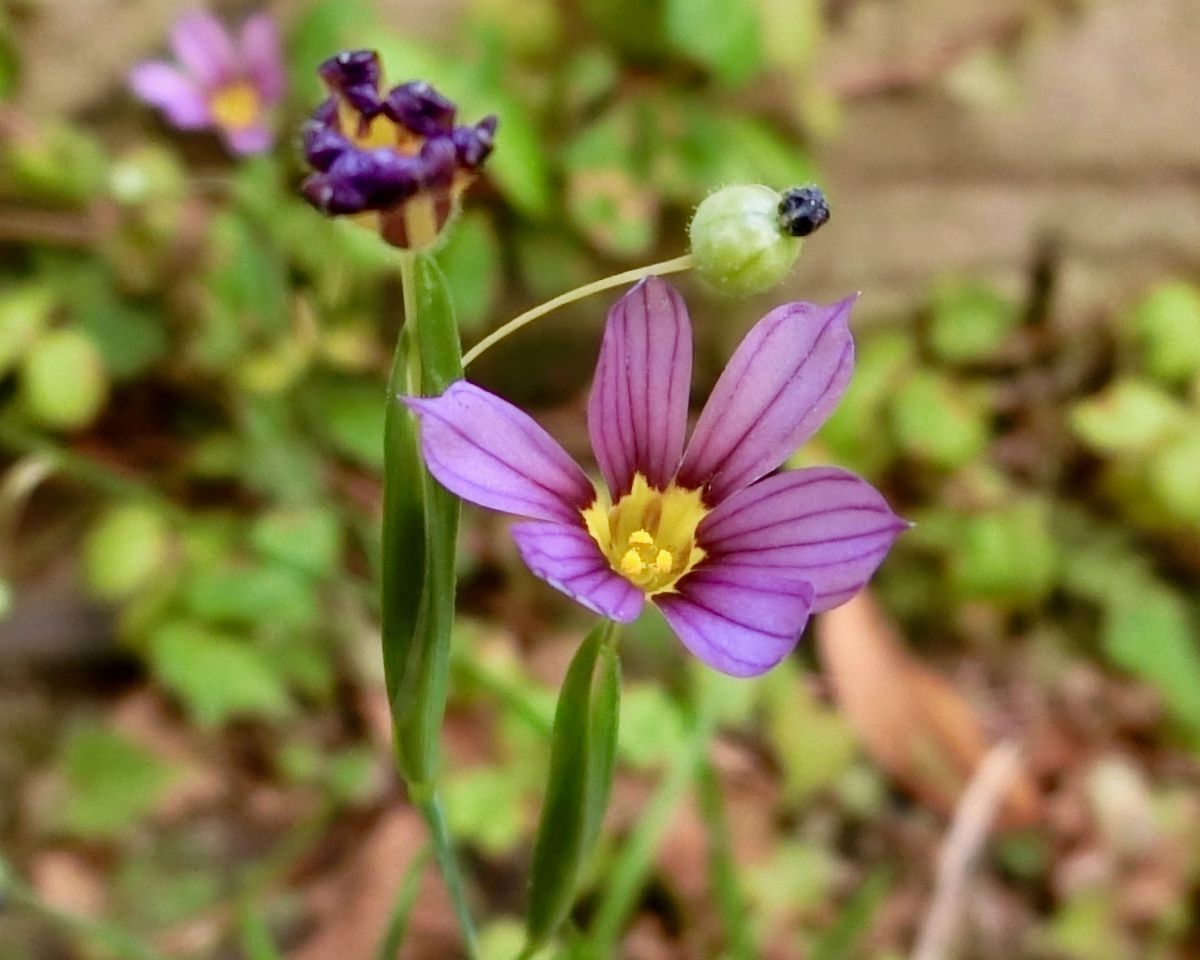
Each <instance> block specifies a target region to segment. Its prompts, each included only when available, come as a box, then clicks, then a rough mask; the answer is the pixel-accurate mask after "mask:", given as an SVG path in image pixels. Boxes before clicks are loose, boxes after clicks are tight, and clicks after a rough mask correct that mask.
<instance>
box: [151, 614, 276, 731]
mask: <svg viewBox="0 0 1200 960" xmlns="http://www.w3.org/2000/svg"><path fill="white" fill-rule="evenodd" d="M149 652H150V663H151V665H152V667H153V669H154V673H155V676H157V677H158V680H159V682H161V683H162V684H163V685H164V686H165V687H166V688H167V689H168V690H170V691H171V692H172V693H174V694H175V695H176V696H177V697H179V699H180V700H182V701H183V704H184V706H185V707H187V710H188V712H189V713H191V714H192V716H193V717H194V718H195V720H196V722H197V723H198V724H200V726H202V727H215V726H218V725H220V724H222V723H224V722H225V721H227V720H232V719H234V718H240V717H253V718H262V719H267V720H278V719H280V718H282V717H283V716H285V715H286V714H287V713H288V712H289V710H290V709H291V702H290V700H289V698H288V695H287V691H286V690H285V689H284V686H283V683H282V681H281V680H280V678H279V676H278V675H277V674H276V673H275V671H274V670H272V669H271V665H270V662H269V661H268V660H267V658H266V657H264V656H263V654H262V653H261V652H260V651H258V650H257V649H255V648H254V647H252V646H250V645H249V644H247V643H245V642H243V641H240V640H236V639H234V638H232V637H230V636H228V635H226V634H222V633H219V632H217V631H215V630H212V629H210V628H208V627H204V626H202V625H200V624H196V623H190V622H186V621H183V622H176V623H171V624H167V625H166V626H164V627H162V628H161V629H159V631H158V632H157V633H156V634H155V636H154V637H153V638H152V640H151V643H150V651H149Z"/></svg>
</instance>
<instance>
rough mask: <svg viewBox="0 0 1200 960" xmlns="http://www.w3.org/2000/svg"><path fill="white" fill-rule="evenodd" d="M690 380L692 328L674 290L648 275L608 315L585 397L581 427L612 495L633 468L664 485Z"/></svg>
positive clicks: (679, 438)
mask: <svg viewBox="0 0 1200 960" xmlns="http://www.w3.org/2000/svg"><path fill="white" fill-rule="evenodd" d="M691 378H692V328H691V324H690V323H689V321H688V315H687V307H686V306H685V305H684V303H683V298H682V297H680V296H679V294H678V292H676V290H675V288H674V287H672V286H671V285H670V284H669V283H667V282H666V281H665V280H659V279H658V278H657V277H651V278H648V279H646V280H643V281H642V282H641V283H639V284H638V285H637V286H636V287H634V288H633V289H632V290H630V291H629V292H628V293H627V294H625V296H623V297H621V299H620V300H618V301H617V302H616V303H615V304H614V305H613V308H612V309H611V310H610V311H609V313H608V323H607V325H606V326H605V328H604V341H603V343H602V344H601V346H600V360H599V362H598V363H597V365H596V378H595V380H594V382H593V383H592V393H591V396H590V397H589V399H588V433H589V434H590V435H591V439H592V449H593V450H594V451H595V453H596V460H597V461H598V462H599V464H600V470H601V472H602V473H603V474H604V479H605V480H606V481H607V482H608V486H609V489H610V490H611V491H612V496H613V500H614V501H615V500H618V499H620V498H621V497H622V496H623V495H624V494H626V493H628V492H629V489H630V487H631V486H632V485H633V475H634V473H641V474H643V475H644V476H645V477H646V479H647V480H649V481H650V484H651V485H652V486H654V487H657V488H659V489H660V490H661V489H665V488H666V486H667V485H668V484H669V483H670V482H671V478H672V477H673V476H674V474H675V468H676V467H677V466H678V465H679V457H680V455H681V454H682V452H683V437H684V431H685V430H686V429H687V404H688V390H689V388H690V385H691Z"/></svg>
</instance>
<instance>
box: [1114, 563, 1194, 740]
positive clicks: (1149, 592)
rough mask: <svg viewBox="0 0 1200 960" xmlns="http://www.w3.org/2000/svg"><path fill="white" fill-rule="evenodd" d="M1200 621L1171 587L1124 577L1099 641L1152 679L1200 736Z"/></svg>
mask: <svg viewBox="0 0 1200 960" xmlns="http://www.w3.org/2000/svg"><path fill="white" fill-rule="evenodd" d="M1196 635H1197V634H1196V624H1195V623H1194V616H1193V615H1192V613H1191V612H1189V610H1188V608H1187V606H1186V605H1185V604H1184V602H1183V601H1182V599H1181V598H1180V597H1179V596H1178V595H1177V594H1176V593H1175V592H1174V591H1172V590H1170V589H1168V588H1166V587H1164V586H1162V585H1160V584H1156V583H1153V582H1147V581H1144V580H1126V581H1124V582H1123V583H1122V584H1121V585H1120V591H1119V592H1118V593H1116V594H1114V595H1113V596H1112V598H1111V599H1110V602H1109V606H1108V609H1107V612H1106V614H1105V620H1104V628H1103V632H1102V635H1101V642H1102V643H1103V645H1104V649H1105V651H1106V652H1107V653H1108V655H1109V656H1110V657H1111V658H1112V660H1113V662H1114V663H1117V664H1118V665H1120V666H1121V667H1123V668H1125V669H1126V670H1128V671H1130V672H1131V673H1133V674H1135V675H1137V676H1139V677H1141V678H1142V679H1144V680H1146V681H1148V682H1149V683H1151V684H1153V685H1154V686H1155V688H1157V690H1158V691H1159V692H1160V693H1161V694H1162V697H1163V700H1164V702H1165V703H1166V705H1167V707H1168V708H1169V709H1170V710H1171V713H1172V714H1173V715H1174V716H1175V717H1176V718H1177V719H1179V720H1180V721H1181V722H1183V723H1184V724H1186V725H1187V726H1188V727H1189V728H1190V730H1191V731H1192V733H1193V734H1194V735H1196V736H1198V737H1200V648H1198V647H1197V645H1196Z"/></svg>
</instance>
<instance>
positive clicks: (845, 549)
mask: <svg viewBox="0 0 1200 960" xmlns="http://www.w3.org/2000/svg"><path fill="white" fill-rule="evenodd" d="M907 528H908V524H907V523H906V522H905V521H904V520H902V519H900V518H899V517H897V516H896V515H895V514H894V513H892V511H891V509H890V508H889V507H888V505H887V502H886V501H885V500H884V499H883V497H882V496H881V495H880V493H879V492H878V491H877V490H876V489H875V488H874V487H872V486H871V485H870V484H869V483H867V482H866V481H865V480H862V479H860V478H858V477H856V476H855V475H854V474H852V473H849V472H848V471H846V470H842V469H839V468H837V467H813V468H809V469H804V470H793V471H790V472H788V473H782V474H778V475H776V476H773V477H768V478H767V479H765V480H760V481H759V482H758V483H755V484H752V485H751V486H749V487H747V488H746V489H744V490H741V491H739V492H737V493H735V494H733V495H732V496H731V497H729V499H727V500H725V501H724V502H723V503H721V504H720V505H719V506H718V507H717V508H716V509H715V510H713V512H712V513H710V514H709V515H708V516H707V517H705V518H704V520H702V521H701V523H700V527H699V529H698V530H697V539H698V541H699V543H700V545H701V546H702V547H703V548H704V549H705V550H706V551H707V553H708V555H709V556H710V557H711V558H712V559H713V560H714V561H716V562H720V563H723V564H726V565H728V566H732V567H736V568H738V569H740V570H745V571H747V572H748V573H753V572H759V573H766V574H772V575H774V574H785V575H789V576H794V577H797V578H800V579H804V580H807V581H809V582H811V583H812V584H813V587H814V590H815V596H814V602H813V612H815V613H820V612H821V611H823V610H828V609H830V608H831V607H835V606H837V605H838V604H840V603H843V602H844V601H846V600H848V599H850V597H852V596H853V595H854V594H855V593H857V592H858V591H859V590H861V589H862V587H863V586H864V585H865V584H866V582H867V581H868V580H869V579H870V578H871V576H872V574H874V573H875V570H876V569H877V568H878V567H879V565H880V563H882V562H883V559H884V557H885V556H887V552H888V550H889V549H890V548H891V545H892V543H893V542H894V541H895V539H896V537H897V536H898V535H899V534H900V533H902V532H903V531H904V530H905V529H907Z"/></svg>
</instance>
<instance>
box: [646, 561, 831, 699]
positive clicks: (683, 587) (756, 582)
mask: <svg viewBox="0 0 1200 960" xmlns="http://www.w3.org/2000/svg"><path fill="white" fill-rule="evenodd" d="M675 586H676V590H677V592H675V593H665V594H660V595H659V596H657V597H655V598H654V602H655V603H656V604H657V605H658V608H659V609H660V610H662V612H663V616H665V617H666V618H667V622H668V623H669V624H670V625H671V628H672V629H673V630H674V631H675V633H676V634H677V635H678V637H679V639H680V640H682V641H683V644H684V646H686V647H687V648H688V649H689V650H690V651H691V652H692V653H694V654H695V655H696V656H697V657H699V658H700V659H701V660H703V661H704V662H705V663H707V664H708V665H709V666H710V667H712V668H713V669H715V670H720V671H721V672H722V673H727V674H730V675H731V676H734V677H753V676H756V675H758V674H760V673H765V672H766V671H767V670H770V669H771V667H773V666H775V664H777V663H778V662H779V661H780V660H782V659H783V658H784V657H786V656H787V655H788V653H790V652H791V650H792V648H793V647H795V646H796V642H797V641H798V640H799V639H800V634H801V633H802V632H803V631H804V625H805V624H806V623H807V622H808V614H809V610H810V608H811V606H812V599H813V588H812V584H810V583H808V582H807V581H805V580H801V579H799V578H797V577H793V576H788V575H787V574H786V572H784V571H759V570H744V569H742V568H740V567H738V566H735V565H731V564H728V563H725V562H723V561H721V560H716V561H711V562H710V561H708V560H705V561H704V562H703V563H702V564H701V565H700V566H699V567H697V568H696V569H695V570H693V571H692V572H691V573H689V574H688V575H687V576H685V577H683V578H682V579H681V580H680V581H679V582H678V583H677V584H676V585H675Z"/></svg>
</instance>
